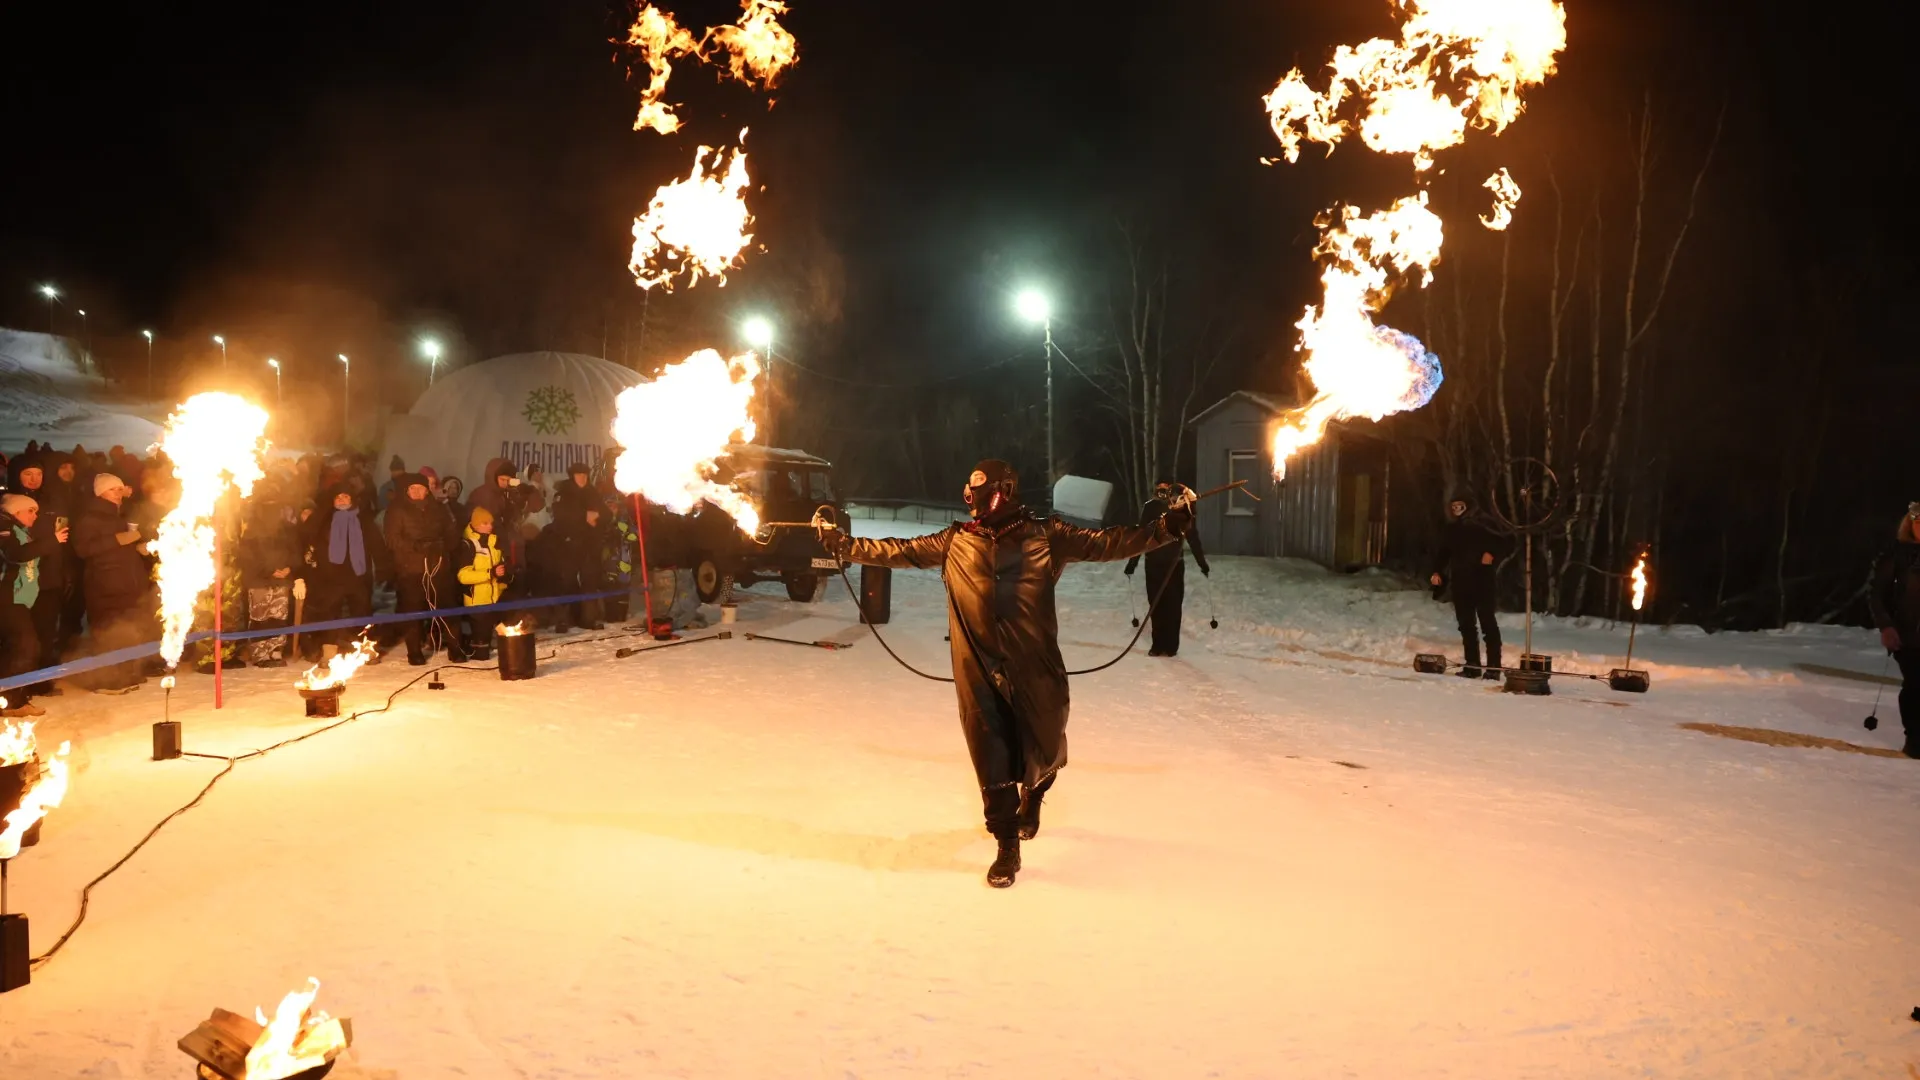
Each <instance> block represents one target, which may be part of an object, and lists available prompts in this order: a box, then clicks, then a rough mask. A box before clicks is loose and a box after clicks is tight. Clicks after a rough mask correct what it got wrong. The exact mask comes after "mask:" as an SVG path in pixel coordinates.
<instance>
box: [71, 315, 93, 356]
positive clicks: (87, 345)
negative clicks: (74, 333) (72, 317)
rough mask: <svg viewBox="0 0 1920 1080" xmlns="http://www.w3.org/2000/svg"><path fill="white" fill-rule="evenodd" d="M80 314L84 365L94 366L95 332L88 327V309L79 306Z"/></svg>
mask: <svg viewBox="0 0 1920 1080" xmlns="http://www.w3.org/2000/svg"><path fill="white" fill-rule="evenodd" d="M75 310H76V312H77V313H78V314H79V316H80V357H81V363H82V366H83V367H89V368H90V367H92V366H93V334H92V333H91V332H90V331H89V330H88V329H87V309H86V308H77V309H75Z"/></svg>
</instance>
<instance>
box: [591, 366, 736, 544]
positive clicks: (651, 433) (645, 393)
mask: <svg viewBox="0 0 1920 1080" xmlns="http://www.w3.org/2000/svg"><path fill="white" fill-rule="evenodd" d="M759 375H760V360H759V358H758V357H756V356H754V355H753V354H752V353H746V354H744V355H741V356H736V357H734V358H733V359H731V360H725V359H722V358H721V356H720V354H719V353H718V352H715V351H714V350H712V349H702V350H700V351H699V352H697V353H694V354H693V355H692V356H689V357H687V358H686V359H685V360H683V361H681V362H680V363H678V364H673V365H670V366H669V367H668V368H667V369H666V370H665V371H662V372H661V373H660V374H659V376H658V377H656V378H655V379H654V380H653V381H652V382H649V383H641V384H640V385H638V386H630V387H628V388H627V389H625V390H622V391H621V392H620V396H619V397H618V398H616V399H615V401H614V405H615V408H616V410H617V411H616V414H615V416H614V419H613V441H614V442H616V443H618V444H619V445H620V447H621V451H620V457H619V458H618V460H616V461H615V463H614V468H613V482H614V486H615V487H618V488H619V489H620V490H621V491H624V492H628V493H638V494H640V495H643V496H645V497H646V498H647V499H648V500H649V501H650V502H654V503H658V504H659V505H661V506H664V507H666V508H667V509H669V510H672V511H674V512H675V513H686V512H687V511H689V510H691V509H693V506H694V504H695V503H697V502H699V501H701V500H702V499H704V500H706V501H707V502H710V503H712V504H713V505H715V506H717V507H719V508H720V509H722V510H725V511H726V512H727V513H729V514H731V515H733V520H734V522H735V523H736V524H738V525H739V527H740V528H741V529H742V530H744V531H746V532H748V533H751V532H753V531H754V530H755V529H758V528H759V527H760V510H759V508H758V507H756V506H755V505H754V504H753V501H752V500H751V499H749V498H748V497H747V496H746V495H745V494H744V493H742V492H739V491H735V490H734V489H733V488H732V487H731V486H729V485H728V484H724V483H720V482H718V481H717V480H716V479H715V477H716V475H717V473H718V468H717V466H716V465H715V459H716V458H718V457H719V456H720V455H721V454H724V453H725V452H726V451H727V448H728V447H730V446H733V445H735V444H736V443H741V442H747V441H750V440H751V439H752V438H753V434H754V424H753V418H752V417H751V416H750V415H749V414H748V408H749V406H751V405H752V403H753V390H754V380H755V379H756V378H758V377H759Z"/></svg>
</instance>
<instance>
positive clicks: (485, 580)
mask: <svg viewBox="0 0 1920 1080" xmlns="http://www.w3.org/2000/svg"><path fill="white" fill-rule="evenodd" d="M461 535H462V538H463V539H464V540H465V542H466V548H465V558H466V560H467V561H466V563H465V565H463V566H461V567H460V591H461V593H462V594H463V596H462V598H461V603H462V604H464V605H466V606H467V607H479V606H480V605H481V604H497V603H499V602H500V600H501V599H503V598H504V597H505V596H506V595H507V583H506V582H505V581H503V580H501V579H500V578H498V577H496V576H494V567H496V566H505V565H506V564H507V556H506V553H505V552H503V551H501V550H500V542H499V541H498V540H496V539H494V536H493V534H492V533H484V534H483V533H478V532H475V531H474V530H473V526H471V525H469V526H467V527H466V529H465V530H463V532H462V534H461Z"/></svg>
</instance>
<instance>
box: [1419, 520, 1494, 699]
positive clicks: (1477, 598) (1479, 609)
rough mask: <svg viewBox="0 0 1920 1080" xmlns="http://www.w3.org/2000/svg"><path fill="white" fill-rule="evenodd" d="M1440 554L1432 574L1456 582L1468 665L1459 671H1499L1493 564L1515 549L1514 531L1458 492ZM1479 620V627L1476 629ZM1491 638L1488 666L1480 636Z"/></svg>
mask: <svg viewBox="0 0 1920 1080" xmlns="http://www.w3.org/2000/svg"><path fill="white" fill-rule="evenodd" d="M1440 536H1441V539H1440V554H1439V557H1438V558H1437V559H1435V560H1434V569H1433V576H1432V577H1431V578H1429V579H1428V580H1429V581H1431V582H1432V583H1433V586H1434V588H1436V589H1438V588H1440V587H1442V586H1445V585H1451V586H1452V587H1453V615H1454V618H1455V620H1456V621H1457V622H1458V623H1459V625H1460V643H1461V645H1462V647H1463V648H1465V650H1466V666H1465V667H1462V668H1461V669H1460V670H1459V671H1457V672H1455V674H1457V675H1459V676H1461V677H1462V678H1467V679H1478V678H1480V677H1481V676H1482V674H1483V673H1484V675H1485V676H1486V677H1487V678H1489V679H1497V678H1499V677H1500V667H1501V663H1500V660H1501V657H1500V620H1499V616H1498V612H1497V611H1496V610H1495V607H1494V599H1495V586H1496V581H1495V573H1494V570H1495V567H1497V566H1498V565H1499V563H1500V560H1501V559H1504V558H1506V557H1507V556H1509V555H1511V554H1513V537H1512V536H1510V535H1508V534H1506V533H1505V532H1503V531H1501V530H1500V528H1499V527H1498V526H1497V525H1495V524H1494V523H1493V522H1492V521H1490V520H1488V519H1487V518H1485V517H1482V516H1480V515H1478V514H1475V513H1473V507H1472V506H1471V505H1469V504H1468V502H1467V500H1465V499H1462V498H1455V499H1453V500H1452V501H1451V502H1449V503H1447V524H1446V527H1445V528H1444V529H1442V530H1441V534H1440ZM1476 623H1477V624H1478V627H1477V629H1478V633H1476V632H1475V630H1476V626H1475V624H1476ZM1481 635H1485V637H1486V639H1487V658H1486V666H1485V669H1484V672H1483V670H1482V667H1481V663H1480V637H1481Z"/></svg>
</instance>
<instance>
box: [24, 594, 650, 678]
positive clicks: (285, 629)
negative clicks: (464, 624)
mask: <svg viewBox="0 0 1920 1080" xmlns="http://www.w3.org/2000/svg"><path fill="white" fill-rule="evenodd" d="M627 594H628V591H627V590H626V589H615V590H612V591H611V592H598V593H574V594H572V595H570V596H535V597H529V598H528V599H525V600H504V601H501V602H500V603H497V604H477V605H475V606H473V607H457V608H434V609H433V610H431V611H408V612H404V613H402V612H393V613H391V614H383V615H363V616H360V617H358V618H353V619H329V620H327V621H326V622H311V623H301V624H299V625H297V626H293V625H288V626H279V627H273V628H271V629H267V630H242V631H239V632H238V633H230V634H221V635H220V641H221V643H222V644H225V643H226V642H229V641H252V640H254V639H256V638H272V637H291V636H292V635H293V634H294V633H296V632H298V633H302V634H314V633H320V632H322V631H326V630H351V629H356V628H359V627H363V626H379V625H382V624H385V623H399V622H419V621H421V620H424V619H457V618H464V617H466V616H468V615H483V614H488V613H492V612H499V611H525V610H526V609H528V608H540V607H558V606H560V605H562V604H577V603H580V602H581V601H583V600H606V599H608V598H610V597H615V596H626V595H627ZM213 636H214V634H213V631H211V630H198V631H195V632H194V633H191V634H188V635H187V644H189V645H191V644H193V643H195V642H199V641H210V640H212V639H213ZM159 652H160V643H159V642H158V641H149V642H145V643H143V644H140V645H129V646H127V647H126V648H124V649H115V650H113V651H112V652H107V653H101V654H99V655H98V656H87V657H81V658H79V659H76V660H69V661H67V662H66V663H64V664H55V665H54V666H53V667H49V668H41V669H39V670H38V671H28V672H24V673H22V674H19V675H15V676H13V677H12V678H8V679H0V693H5V692H6V691H8V690H13V689H17V688H19V687H22V686H32V685H34V684H35V683H42V682H51V681H52V680H54V679H64V678H68V677H69V676H73V675H78V674H80V673H81V672H84V671H93V670H95V669H96V668H103V667H112V666H113V665H115V664H124V663H126V662H127V661H129V660H143V659H145V658H147V657H149V656H154V655H157V654H158V653H159Z"/></svg>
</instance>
